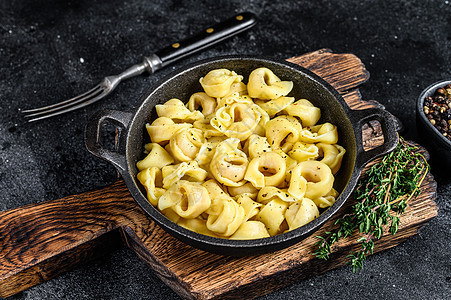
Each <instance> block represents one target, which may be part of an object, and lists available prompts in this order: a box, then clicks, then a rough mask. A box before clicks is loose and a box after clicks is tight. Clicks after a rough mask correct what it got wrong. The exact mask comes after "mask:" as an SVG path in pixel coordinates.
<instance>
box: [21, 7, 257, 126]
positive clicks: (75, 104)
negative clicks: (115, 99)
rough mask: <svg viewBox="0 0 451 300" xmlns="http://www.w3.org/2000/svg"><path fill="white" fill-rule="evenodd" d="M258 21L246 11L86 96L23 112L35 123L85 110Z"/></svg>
mask: <svg viewBox="0 0 451 300" xmlns="http://www.w3.org/2000/svg"><path fill="white" fill-rule="evenodd" d="M255 22H256V18H255V15H254V14H252V13H249V12H244V13H241V14H238V15H236V16H234V17H232V18H230V19H228V20H226V21H224V22H221V23H218V24H216V25H214V26H212V27H209V28H207V29H206V30H204V31H202V32H200V33H198V34H197V35H195V36H192V37H190V38H188V39H185V40H183V41H180V42H177V43H173V44H172V45H170V46H167V47H165V48H163V49H161V50H159V51H157V52H155V53H154V54H152V55H150V56H146V57H144V60H143V62H142V63H140V64H136V65H133V66H131V67H130V68H128V69H127V70H125V71H124V72H122V73H120V74H118V75H114V76H108V77H105V78H104V79H103V80H102V81H101V82H100V83H99V84H98V85H96V86H95V87H94V88H93V89H91V90H89V91H87V92H86V93H83V94H80V95H78V96H76V97H74V98H71V99H68V100H65V101H62V102H59V103H56V104H53V105H48V106H44V107H40V108H34V109H27V110H23V111H22V113H23V114H24V115H25V117H26V118H28V122H33V121H38V120H42V119H46V118H50V117H53V116H57V115H61V114H64V113H67V112H70V111H73V110H76V109H79V108H81V107H85V106H87V105H89V104H92V103H94V102H96V101H98V100H100V99H102V98H104V97H105V96H106V95H108V94H109V93H111V92H112V91H113V90H114V89H115V88H116V87H117V86H118V84H119V83H121V82H122V81H123V80H125V79H128V78H131V77H135V76H138V75H141V74H143V73H145V72H146V73H149V74H153V73H154V72H155V71H157V70H159V69H161V68H163V67H165V66H167V65H169V64H171V63H173V62H175V61H178V60H179V59H181V58H183V57H186V56H188V55H190V54H193V53H195V52H198V51H200V50H202V49H205V48H207V47H210V46H212V45H214V44H216V43H218V42H220V41H223V40H225V39H227V38H229V37H232V36H234V35H236V34H238V33H240V32H242V31H244V30H247V29H249V28H251V27H252V26H254V25H255Z"/></svg>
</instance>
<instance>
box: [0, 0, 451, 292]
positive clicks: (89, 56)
mask: <svg viewBox="0 0 451 300" xmlns="http://www.w3.org/2000/svg"><path fill="white" fill-rule="evenodd" d="M450 5H451V4H450V3H449V1H447V0H446V1H445V0H441V1H419V0H418V1H407V0H406V1H374V0H373V1H370V0H366V1H351V0H345V1H313V0H311V1H296V2H295V1H195V0H190V1H139V0H130V1H118V0H111V1H87V0H85V1H63V0H61V1H43V0H39V1H2V2H1V3H0V101H1V105H0V192H1V194H2V197H1V201H0V210H7V209H11V208H15V207H19V206H22V205H25V204H29V203H36V202H39V201H43V200H50V199H57V198H61V197H64V196H67V195H70V194H77V193H82V192H85V191H89V190H94V189H98V188H100V187H103V186H107V185H109V184H111V183H113V182H114V181H115V180H116V173H115V170H114V169H113V167H112V166H110V165H108V164H107V163H105V162H103V161H101V160H100V159H97V158H95V157H94V156H92V155H90V154H89V153H88V152H87V151H86V150H85V147H84V142H83V130H84V126H85V123H86V121H87V119H88V118H89V116H90V115H91V114H93V113H94V112H95V111H97V110H100V109H103V108H113V109H120V110H130V109H131V108H133V107H134V106H136V105H138V104H139V98H140V96H141V95H142V94H143V93H144V92H145V90H146V88H147V87H148V86H149V85H150V84H151V83H153V82H155V81H156V80H158V79H160V78H161V77H162V76H164V75H165V74H167V73H168V72H170V71H171V70H173V69H176V68H179V67H181V66H183V65H185V64H186V63H188V62H194V61H196V60H198V59H201V58H207V57H212V56H217V55H223V54H258V55H266V56H272V57H278V58H288V57H291V56H295V55H299V54H302V53H305V52H309V51H314V50H317V49H319V48H324V47H326V48H330V49H332V50H333V51H334V52H337V53H345V52H351V53H354V54H356V55H357V56H358V57H360V58H361V59H362V61H363V62H364V63H365V65H366V67H367V69H368V70H369V72H370V74H371V79H370V80H369V82H367V83H366V84H365V85H364V86H363V87H362V88H361V92H362V95H363V97H364V99H376V100H378V101H379V102H381V103H382V104H383V105H385V106H386V108H387V110H388V111H390V112H392V113H393V114H394V115H396V116H397V117H398V118H399V119H400V120H401V121H402V122H403V124H404V126H405V132H404V133H403V135H404V136H405V137H406V138H408V139H412V140H415V141H418V142H421V139H420V137H419V136H418V135H417V130H416V124H415V101H416V98H417V97H418V95H419V94H420V92H421V90H422V89H423V88H424V87H426V86H428V85H429V84H431V83H433V82H435V81H438V80H441V79H446V78H449V77H451V76H450V75H451V74H450V66H451V62H450V59H451V51H450V49H451V43H450V37H451V25H450V22H451V17H450V14H449V12H450V9H451V7H450ZM240 11H252V12H254V13H255V14H257V15H258V16H259V20H260V22H259V24H258V25H257V27H255V28H254V29H252V30H251V31H250V32H246V33H243V34H241V35H239V36H237V37H234V38H232V39H231V40H228V41H226V42H224V43H222V44H220V45H218V46H215V47H214V48H212V49H209V50H206V51H204V52H203V53H201V54H199V55H196V56H193V57H190V58H188V59H185V60H184V61H182V62H179V63H177V64H175V65H173V66H171V67H168V68H166V69H165V70H161V71H160V72H158V73H157V74H154V75H153V76H149V77H140V78H135V79H132V80H129V81H127V82H125V83H123V84H121V85H120V86H119V87H118V88H117V90H116V91H115V93H114V94H112V95H111V96H109V97H108V98H107V99H104V100H103V101H101V102H99V103H96V104H94V105H91V106H90V107H87V108H85V109H81V110H78V111H76V112H73V113H70V114H66V115H63V116H60V117H57V118H53V119H49V120H47V121H43V122H38V123H33V124H27V123H25V121H24V119H23V118H22V117H21V115H20V113H19V110H20V109H26V108H31V107H35V106H41V105H44V104H52V103H55V102H58V101H60V100H62V99H65V98H68V97H70V96H72V95H76V94H77V93H79V92H81V91H84V90H85V89H87V88H90V87H91V86H93V85H95V84H97V82H98V81H99V80H100V79H101V78H103V77H104V76H105V75H110V74H115V73H118V72H120V71H122V69H124V68H126V67H128V66H130V65H132V64H134V63H136V62H140V61H141V58H142V56H143V55H148V54H150V53H152V52H153V51H155V50H157V49H159V48H161V47H163V46H166V45H167V44H170V43H173V42H175V41H177V40H178V39H181V38H183V37H186V36H188V35H190V34H193V33H195V32H196V31H198V30H200V29H204V28H205V27H207V26H208V25H210V24H213V23H215V22H217V21H220V20H223V19H225V18H228V17H229V16H232V15H234V14H235V13H236V12H240ZM428 147H430V146H428ZM437 161H438V163H434V165H433V169H432V170H433V174H434V175H435V176H436V180H437V182H438V195H437V204H438V206H439V208H440V210H439V215H438V216H437V217H436V218H435V219H433V220H432V221H431V222H430V223H428V224H427V225H426V226H425V227H424V228H423V229H422V230H421V231H420V232H419V234H418V235H416V236H415V237H412V238H410V239H409V240H408V241H406V242H405V243H403V244H402V245H400V246H398V247H395V248H393V249H391V250H388V251H384V252H383V253H379V254H376V255H374V256H372V257H370V258H369V259H368V260H367V261H366V263H365V270H364V271H361V272H358V273H356V274H353V273H352V272H351V270H350V268H349V267H343V268H340V269H338V270H334V271H331V272H328V273H326V274H323V275H320V276H316V277H313V278H311V279H308V280H304V281H300V282H298V283H296V284H293V285H291V286H288V287H286V288H284V289H281V290H279V291H276V292H274V293H271V294H269V295H267V296H264V297H262V299H303V298H304V299H310V298H319V299H322V298H331V299H362V298H370V299H371V298H377V299H449V298H450V297H451V296H450V295H451V255H450V252H451V246H450V245H451V233H450V231H451V229H450V228H451V213H450V209H451V205H450V202H449V198H450V196H451V184H450V183H451V181H450V180H449V177H447V176H446V172H440V171H441V170H440V164H439V159H437ZM446 171H448V170H446ZM0 263H1V262H0ZM162 298H165V299H177V296H176V295H175V294H174V293H173V292H172V291H171V290H170V289H169V288H167V287H166V286H165V285H164V284H163V283H162V282H161V281H160V280H159V279H158V278H157V277H156V276H155V275H154V274H153V272H152V271H151V270H150V269H149V268H148V267H147V265H145V264H144V263H143V262H142V261H140V260H139V259H138V258H137V257H136V256H135V255H134V254H133V253H131V251H129V250H127V249H121V250H119V251H116V252H113V253H112V254H111V255H108V256H107V257H104V258H102V259H99V260H96V261H94V262H92V263H89V264H87V265H84V266H80V267H78V268H77V269H75V270H73V271H70V272H68V273H66V274H64V275H62V276H60V277H58V278H56V279H53V280H50V281H49V282H46V283H44V284H41V285H39V286H36V287H34V288H31V289H29V290H27V291H25V292H23V293H21V294H19V295H17V296H14V297H13V299H162Z"/></svg>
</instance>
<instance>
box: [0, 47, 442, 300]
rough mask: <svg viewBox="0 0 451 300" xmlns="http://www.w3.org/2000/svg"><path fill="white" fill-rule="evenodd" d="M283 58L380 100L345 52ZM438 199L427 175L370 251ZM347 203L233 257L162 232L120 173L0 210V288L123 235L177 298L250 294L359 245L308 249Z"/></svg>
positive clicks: (368, 139)
mask: <svg viewBox="0 0 451 300" xmlns="http://www.w3.org/2000/svg"><path fill="white" fill-rule="evenodd" d="M289 61H291V62H294V63H298V64H300V65H302V66H305V67H307V68H309V69H310V70H312V71H313V72H315V73H316V74H318V75H320V76H322V77H323V78H324V79H325V80H327V81H328V82H330V83H331V84H332V85H333V86H334V87H335V88H336V89H337V90H338V91H339V92H340V93H341V94H342V95H343V96H344V98H345V100H346V101H347V103H348V104H349V105H350V106H351V107H352V108H354V109H362V108H367V107H372V106H380V104H378V103H377V102H376V101H362V99H361V96H360V93H359V92H358V89H357V87H358V86H359V85H360V84H362V83H364V82H365V81H366V80H368V77H369V74H368V72H367V71H366V70H365V67H364V65H363V64H362V62H361V61H360V59H358V58H357V57H356V56H354V55H352V54H334V53H332V52H331V51H330V50H327V49H322V50H319V51H315V52H312V53H307V54H305V55H302V56H300V57H293V58H290V59H289ZM363 135H364V140H365V148H366V149H370V148H372V147H374V146H376V145H379V144H381V143H383V137H381V134H380V131H379V130H378V127H377V124H372V125H371V126H366V127H365V130H364V131H363ZM435 197H436V182H435V181H434V179H433V177H432V175H430V174H429V175H427V177H426V179H425V181H424V182H423V184H422V186H421V194H420V195H419V196H418V197H417V198H416V199H415V200H413V201H411V202H410V203H409V205H408V207H407V209H406V212H405V213H404V214H403V215H402V216H401V221H400V222H401V225H400V227H399V231H398V233H397V234H396V235H395V236H392V235H390V234H385V235H383V237H382V238H381V239H380V240H379V241H377V242H376V245H375V252H378V251H381V250H384V249H388V248H391V247H394V246H396V245H398V244H399V243H401V242H402V241H404V240H406V239H407V238H409V237H410V236H412V235H414V234H416V233H417V230H418V228H419V227H421V226H422V225H423V224H424V223H425V222H427V221H428V220H430V219H431V218H433V217H434V216H436V215H437V206H436V204H435V203H434V199H435ZM352 203H353V200H352V199H351V200H350V201H348V202H347V204H346V205H345V206H344V207H343V208H342V210H340V212H339V213H338V214H337V215H336V216H335V218H333V219H331V220H329V221H328V222H327V223H326V224H325V225H324V226H323V227H322V228H321V229H319V230H318V231H317V232H316V233H314V234H313V235H312V236H311V237H309V238H307V239H305V240H304V241H302V242H300V243H298V244H296V245H293V246H291V247H289V248H287V249H284V250H280V251H277V252H275V253H270V254H264V255H259V256H253V257H243V258H234V257H228V256H220V255H215V254H211V253H207V252H204V251H201V250H198V249H194V248H192V247H190V246H187V245H185V244H183V243H181V242H179V241H178V240H176V239H175V238H173V237H171V236H170V235H168V234H167V233H165V232H164V231H163V230H162V229H160V228H159V227H158V226H157V225H156V224H155V223H154V222H152V221H151V220H150V219H149V218H148V217H147V216H146V215H145V214H144V213H143V211H142V210H141V209H140V208H139V207H138V205H136V204H135V202H134V200H133V199H132V197H131V196H130V194H129V192H128V190H127V188H126V186H125V184H124V183H123V181H122V180H119V181H118V182H116V183H115V184H113V185H112V186H109V187H106V188H104V189H101V190H98V191H93V192H88V193H83V194H80V195H74V196H69V197H66V198H62V199H58V200H52V201H46V202H41V203H38V204H33V205H28V206H24V207H20V208H17V209H13V210H9V211H5V212H1V213H0V262H1V263H0V296H2V297H7V296H11V295H14V294H16V293H18V292H20V291H22V290H24V289H26V288H29V287H31V286H34V285H37V284H39V283H42V282H44V281H46V280H49V279H51V278H52V277H55V276H57V275H59V274H61V273H62V272H66V271H68V270H70V269H71V268H73V267H74V266H75V265H77V264H79V263H83V262H86V261H89V260H90V259H93V258H94V257H96V256H97V255H100V254H104V252H105V251H111V250H112V249H116V247H119V246H121V242H122V243H125V245H126V246H127V247H129V248H130V249H132V250H133V251H134V252H135V253H137V255H139V257H141V258H142V259H143V260H145V261H146V262H147V263H148V264H149V266H150V267H151V268H152V269H153V270H154V271H155V273H156V274H157V276H158V277H160V278H161V280H162V281H163V282H165V283H166V284H167V285H168V286H169V287H171V288H172V289H173V290H174V291H175V292H176V293H177V294H179V295H180V296H182V297H183V298H187V299H212V298H236V297H239V298H246V299H250V298H253V297H257V296H259V295H263V294H266V293H269V292H272V291H274V290H276V289H278V288H280V287H282V286H286V285H288V284H290V283H293V282H295V281H298V280H302V279H305V278H308V277H311V276H314V275H317V274H320V273H323V272H326V271H328V270H332V269H334V268H337V267H340V266H342V265H344V264H345V263H346V255H347V254H348V253H349V251H350V250H353V249H355V250H357V248H358V247H359V246H358V244H357V242H356V240H357V238H358V237H357V235H354V236H351V237H349V238H347V239H345V240H342V241H341V242H340V243H338V244H337V245H336V246H335V247H334V252H333V255H332V257H331V259H330V260H329V261H327V262H326V261H322V260H319V259H316V258H314V257H313V256H312V254H311V253H312V252H314V251H315V248H314V243H315V242H316V239H315V236H316V235H321V234H322V233H323V232H324V231H327V230H330V229H331V228H333V222H334V220H335V219H336V218H337V217H339V216H340V215H342V214H343V211H345V210H346V209H347V207H349V206H350V205H352ZM119 237H121V238H119Z"/></svg>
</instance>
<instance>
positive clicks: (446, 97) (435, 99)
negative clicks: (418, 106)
mask: <svg viewBox="0 0 451 300" xmlns="http://www.w3.org/2000/svg"><path fill="white" fill-rule="evenodd" d="M423 112H424V114H425V116H426V118H427V119H428V120H429V122H431V124H432V125H433V126H434V127H435V128H437V130H438V131H440V132H441V133H442V134H443V136H444V137H446V138H447V139H448V140H450V141H451V84H448V85H446V86H445V87H440V88H438V89H436V90H435V93H434V95H433V96H428V97H426V98H425V99H424V107H423Z"/></svg>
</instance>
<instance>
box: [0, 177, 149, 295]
mask: <svg viewBox="0 0 451 300" xmlns="http://www.w3.org/2000/svg"><path fill="white" fill-rule="evenodd" d="M136 222H142V223H146V222H149V221H148V219H147V218H146V217H145V216H144V214H143V213H142V211H141V210H140V209H139V207H138V206H137V205H136V204H135V202H134V200H133V199H132V197H131V196H130V193H129V192H128V190H127V188H126V187H125V184H124V183H123V181H118V182H117V183H115V184H113V185H111V186H109V187H107V188H104V189H101V190H98V191H94V192H88V193H83V194H80V195H76V196H68V197H65V198H62V199H58V200H52V201H45V202H41V203H38V204H33V205H28V206H24V207H20V208H16V209H12V210H9V211H4V212H0V297H9V296H12V295H14V294H16V293H18V292H20V291H23V290H25V289H27V288H30V287H32V286H35V285H38V284H40V283H42V282H44V281H47V280H49V279H51V278H53V277H55V276H57V275H59V274H62V273H63V272H66V271H68V270H70V269H72V268H74V267H75V266H77V265H79V264H80V263H84V262H87V261H89V260H91V259H93V258H96V257H99V256H100V255H104V254H105V253H106V252H110V251H113V250H115V249H117V248H118V247H119V246H120V245H121V234H120V230H119V229H120V228H122V227H125V226H131V225H132V224H136ZM138 224H139V223H138ZM132 227H134V226H133V225H132Z"/></svg>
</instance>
